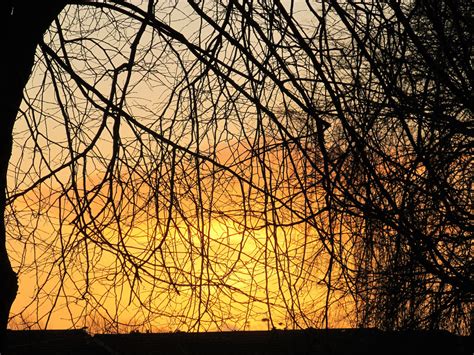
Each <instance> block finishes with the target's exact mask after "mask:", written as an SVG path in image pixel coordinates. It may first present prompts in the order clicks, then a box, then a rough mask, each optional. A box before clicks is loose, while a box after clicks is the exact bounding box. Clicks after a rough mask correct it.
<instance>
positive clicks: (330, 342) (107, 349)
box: [1, 329, 474, 355]
mask: <svg viewBox="0 0 474 355" xmlns="http://www.w3.org/2000/svg"><path fill="white" fill-rule="evenodd" d="M7 342H8V344H7V351H6V352H5V354H6V355H13V354H74V355H79V354H172V355H175V354H176V355H191V354H192V355H201V354H206V355H207V354H209V355H213V354H229V355H231V354H235V355H237V354H248V355H280V354H281V355H283V354H285V355H296V354H298V355H303V354H315V355H326V354H397V355H402V354H448V355H450V354H453V355H454V354H469V355H473V354H474V353H473V351H474V347H473V342H472V337H471V338H470V337H459V336H455V335H452V334H450V333H447V332H422V331H414V332H382V331H379V330H376V329H329V330H316V329H308V330H298V331H290V330H288V331H284V330H276V331H268V332H267V331H255V332H223V333H217V332H216V333H154V334H141V333H133V334H119V335H115V334H98V335H93V336H91V335H89V334H88V333H87V332H86V331H84V330H30V331H9V332H8V335H7ZM5 354H1V355H5Z"/></svg>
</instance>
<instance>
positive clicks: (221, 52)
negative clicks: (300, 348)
mask: <svg viewBox="0 0 474 355" xmlns="http://www.w3.org/2000/svg"><path fill="white" fill-rule="evenodd" d="M436 4H438V5H436ZM436 4H434V3H432V2H417V1H414V2H402V3H399V2H395V1H391V2H388V3H387V2H384V3H382V2H380V3H379V2H374V3H367V4H361V3H358V2H347V3H345V4H344V5H341V4H340V3H339V2H336V1H322V2H315V3H311V2H306V3H300V2H291V1H290V2H288V3H281V2H279V1H269V2H266V1H257V2H255V1H241V2H238V1H229V2H225V3H224V2H218V1H209V2H206V1H204V2H200V3H197V2H193V1H189V2H187V3H186V4H174V3H163V4H161V3H159V2H154V1H149V2H146V3H144V4H142V5H140V6H138V5H134V4H133V3H128V2H119V1H117V2H114V1H111V2H95V3H89V4H87V5H85V6H79V7H78V6H70V7H68V8H66V9H65V10H64V11H63V12H62V13H61V15H60V16H59V17H57V18H55V14H54V13H53V12H52V13H51V15H49V16H52V17H46V16H44V17H43V16H42V17H41V18H44V19H45V22H44V24H43V25H42V26H43V27H44V28H45V27H46V24H47V23H48V22H50V21H49V19H50V18H51V21H52V19H53V18H55V19H54V21H53V24H52V26H51V27H50V28H49V29H48V31H47V32H46V34H45V36H44V38H43V39H39V38H37V37H36V38H33V37H32V38H31V43H32V48H34V44H35V43H37V44H39V46H38V50H37V52H36V58H37V60H36V63H35V67H34V71H33V75H32V76H31V79H30V81H29V83H28V88H27V90H26V91H25V96H24V101H23V103H22V106H21V108H20V110H19V113H18V115H17V116H16V117H17V121H16V124H15V131H14V133H13V134H12V127H13V121H11V125H10V131H6V132H3V134H7V136H8V137H9V141H10V142H11V141H12V140H11V138H12V137H13V142H14V143H15V144H16V148H15V149H16V152H18V154H15V155H14V158H13V160H12V162H11V165H10V168H9V174H10V175H9V185H8V190H7V191H8V197H7V198H6V200H5V201H6V203H7V209H6V214H5V221H6V226H7V235H8V236H9V238H8V241H9V245H10V246H9V255H10V258H11V259H12V262H13V264H14V267H15V269H16V270H18V272H19V273H20V275H31V274H34V275H35V277H36V287H35V291H34V292H35V297H34V298H33V303H32V304H31V305H29V306H27V307H25V308H24V309H23V310H22V311H21V312H20V313H19V314H25V313H28V312H29V311H30V310H31V309H34V310H36V311H37V312H38V313H37V314H36V318H37V320H38V321H42V322H44V323H45V326H47V325H48V322H49V321H50V318H51V317H52V315H53V310H55V309H63V310H62V312H64V313H65V314H68V315H69V318H70V319H71V321H72V322H73V323H72V324H73V325H74V326H79V325H83V324H86V323H87V322H88V320H87V319H88V315H89V314H92V313H93V314H95V315H96V316H97V317H99V318H101V317H102V318H103V319H108V324H115V325H116V326H117V329H119V328H120V327H121V325H120V324H121V322H128V323H134V324H136V326H138V327H139V326H142V327H144V328H147V327H148V328H152V327H153V325H154V324H157V323H160V322H161V323H163V322H166V321H168V322H170V323H169V324H168V325H169V327H170V328H178V329H180V328H183V329H189V330H200V329H209V328H210V327H214V328H217V329H227V327H228V325H229V322H233V324H236V326H238V327H241V328H244V329H246V328H247V327H248V322H250V321H254V320H255V319H257V317H258V316H259V315H260V317H261V318H262V319H266V322H268V324H269V325H270V326H278V325H279V323H281V326H285V327H305V326H330V325H331V324H332V323H331V322H333V321H334V320H335V319H336V318H337V313H338V312H339V314H340V316H341V318H344V317H345V316H346V314H349V315H350V317H351V319H352V320H353V321H354V323H353V324H360V325H364V326H372V325H374V326H379V327H383V328H386V329H398V328H433V329H438V328H444V329H450V330H454V331H457V332H460V333H465V332H467V327H468V323H469V318H468V317H469V304H470V301H471V300H472V277H471V270H472V260H471V258H470V253H471V249H472V237H470V232H472V224H471V223H470V220H472V213H471V212H470V211H471V209H472V202H471V201H472V199H471V198H472V196H471V186H470V184H471V181H472V158H471V156H472V132H473V130H472V107H471V106H470V105H472V104H471V102H472V100H470V99H471V97H470V95H471V94H470V93H471V91H472V90H471V88H472V83H471V82H470V81H469V78H471V77H472V75H469V73H472V68H471V63H470V61H469V60H470V59H469V58H470V55H471V50H472V48H471V47H470V46H471V44H470V43H471V42H470V41H469V40H468V39H466V36H467V35H470V31H469V30H468V25H467V19H466V17H465V15H464V14H465V13H466V12H464V11H463V7H466V8H467V7H468V4H467V3H466V4H464V3H460V4H456V5H453V4H451V3H450V2H448V1H447V2H441V3H438V2H436ZM437 6H439V7H440V8H436V7H437ZM13 7H14V6H13ZM58 9H60V7H58ZM30 10H31V9H30ZM57 12H59V10H57ZM47 20H48V21H47ZM43 27H41V28H43ZM42 32H43V31H41V32H39V31H38V32H35V33H42ZM427 44H429V45H427ZM31 51H32V49H31V48H30V52H31ZM30 56H31V53H30ZM442 60H445V61H446V62H442ZM30 62H31V58H30ZM30 65H31V64H30ZM27 67H28V66H25V68H27ZM24 72H25V73H26V69H25V71H24ZM11 81H13V79H11ZM25 81H26V77H25V78H24V79H23V84H21V83H20V86H23V85H24V82H25ZM16 93H18V90H16ZM12 102H13V101H12ZM16 102H17V103H16V106H14V107H13V108H12V110H13V112H14V111H15V110H16V109H17V108H18V107H19V100H18V99H17V101H16ZM15 107H16V108H15ZM8 137H6V138H8ZM6 138H5V139H6ZM6 153H7V154H6V155H5V159H4V161H5V164H6V162H7V161H8V157H9V152H6ZM2 154H3V152H2ZM5 166H6V165H5ZM5 169H6V168H5ZM3 175H4V176H5V177H6V170H5V174H3ZM3 175H2V176H3ZM5 186H6V185H5ZM3 190H5V189H2V191H3ZM3 210H4V209H3V208H2V211H3ZM45 231H47V232H46V233H45ZM4 244H5V243H2V245H4ZM3 255H6V249H5V251H4V254H3ZM3 260H8V259H7V258H6V257H5V256H4V257H2V261H3ZM12 290H13V287H12ZM13 293H15V292H13ZM8 302H11V299H10V301H8ZM8 302H6V303H5V304H8V309H9V303H8ZM5 309H7V308H5ZM102 318H101V319H102ZM89 322H90V321H89Z"/></svg>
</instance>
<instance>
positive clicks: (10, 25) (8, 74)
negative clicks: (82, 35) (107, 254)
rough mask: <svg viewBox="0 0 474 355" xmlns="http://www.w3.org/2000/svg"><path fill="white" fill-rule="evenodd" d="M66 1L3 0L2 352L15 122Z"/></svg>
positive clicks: (13, 289) (12, 285)
mask: <svg viewBox="0 0 474 355" xmlns="http://www.w3.org/2000/svg"><path fill="white" fill-rule="evenodd" d="M65 4H66V1H48V2H47V3H45V2H43V1H34V2H30V1H22V0H10V1H8V0H7V1H6V2H4V3H2V5H1V6H2V9H1V11H2V14H1V15H2V18H3V20H2V26H3V31H2V33H3V35H4V37H5V38H4V41H3V50H2V52H3V55H4V58H2V59H3V60H2V62H3V65H4V69H3V70H4V79H3V84H2V86H3V87H2V89H3V90H2V96H1V99H0V100H1V107H2V111H1V117H0V275H1V280H2V281H1V292H0V352H1V351H2V350H3V349H4V348H5V346H6V344H5V334H6V328H7V324H8V316H9V312H10V308H11V306H12V304H13V301H14V300H15V297H16V294H17V290H18V284H17V276H16V273H15V272H14V271H13V269H12V266H11V263H10V260H9V258H8V252H7V245H6V225H5V208H6V202H7V201H6V191H7V172H8V162H9V160H10V156H11V153H12V144H13V136H12V132H13V125H14V123H15V119H16V116H17V113H18V109H19V107H20V103H21V100H22V98H23V89H24V87H25V85H26V83H27V81H28V78H29V76H30V73H31V69H32V66H33V63H34V55H35V50H36V46H37V44H38V41H39V40H40V39H41V38H42V35H43V33H44V31H45V30H46V29H47V28H48V27H49V25H50V23H51V21H52V20H53V19H54V18H55V17H56V16H57V15H58V14H59V13H60V12H61V10H62V9H63V7H64V5H65Z"/></svg>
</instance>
